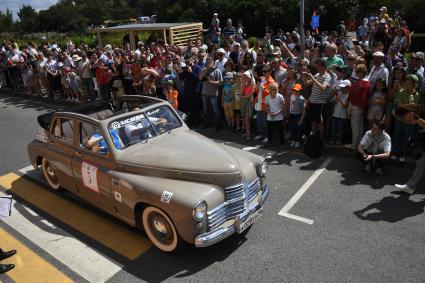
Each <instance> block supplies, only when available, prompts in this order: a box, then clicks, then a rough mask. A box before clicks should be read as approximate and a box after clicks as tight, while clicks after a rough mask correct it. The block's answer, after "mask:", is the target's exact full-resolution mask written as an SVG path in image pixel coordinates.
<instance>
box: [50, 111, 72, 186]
mask: <svg viewBox="0 0 425 283" xmlns="http://www.w3.org/2000/svg"><path fill="white" fill-rule="evenodd" d="M74 124H75V121H74V120H73V119H70V118H65V117H55V118H54V119H53V121H52V127H51V128H50V133H49V135H50V136H49V145H48V146H47V149H46V153H45V156H44V157H45V158H46V159H47V160H48V161H49V163H50V164H51V165H52V167H53V168H54V170H55V174H56V176H57V177H58V179H59V183H60V185H61V186H62V187H63V188H65V189H67V190H69V191H71V192H74V193H76V192H77V187H76V185H75V182H74V175H73V172H72V171H73V170H72V158H73V155H74V151H75V144H74V136H75V133H74Z"/></svg>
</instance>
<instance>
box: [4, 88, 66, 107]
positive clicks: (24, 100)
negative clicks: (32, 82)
mask: <svg viewBox="0 0 425 283" xmlns="http://www.w3.org/2000/svg"><path fill="white" fill-rule="evenodd" d="M0 103H2V104H4V106H3V107H1V108H8V107H9V106H10V107H16V108H21V109H34V110H36V111H43V110H47V111H53V110H58V109H60V108H66V107H67V105H63V104H62V102H60V101H57V102H56V101H52V100H50V99H46V98H41V97H33V96H26V95H22V94H11V93H8V92H5V91H0Z"/></svg>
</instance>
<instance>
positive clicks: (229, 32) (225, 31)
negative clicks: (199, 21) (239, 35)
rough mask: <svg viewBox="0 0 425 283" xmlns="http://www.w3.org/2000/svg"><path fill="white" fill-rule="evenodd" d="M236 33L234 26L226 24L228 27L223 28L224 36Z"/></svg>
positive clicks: (227, 36)
mask: <svg viewBox="0 0 425 283" xmlns="http://www.w3.org/2000/svg"><path fill="white" fill-rule="evenodd" d="M235 34H236V29H235V27H234V26H231V27H230V28H229V27H227V26H226V27H224V28H223V36H224V38H226V39H227V38H229V37H230V36H233V35H235Z"/></svg>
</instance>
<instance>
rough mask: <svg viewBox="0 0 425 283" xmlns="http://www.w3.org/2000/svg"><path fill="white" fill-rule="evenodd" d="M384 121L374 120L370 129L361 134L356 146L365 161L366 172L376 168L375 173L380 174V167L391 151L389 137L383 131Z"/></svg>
mask: <svg viewBox="0 0 425 283" xmlns="http://www.w3.org/2000/svg"><path fill="white" fill-rule="evenodd" d="M384 129H385V122H384V121H375V122H374V123H373V124H372V129H371V130H369V131H367V132H366V133H365V135H364V136H363V138H362V140H361V141H360V144H359V146H358V148H357V150H358V151H359V153H360V154H361V155H362V157H363V161H364V162H365V163H366V171H367V172H368V173H370V172H372V170H373V169H376V174H377V175H379V176H381V175H382V167H383V165H384V163H385V161H386V160H388V158H389V157H390V153H391V137H390V136H389V135H388V134H387V133H386V132H385V131H384Z"/></svg>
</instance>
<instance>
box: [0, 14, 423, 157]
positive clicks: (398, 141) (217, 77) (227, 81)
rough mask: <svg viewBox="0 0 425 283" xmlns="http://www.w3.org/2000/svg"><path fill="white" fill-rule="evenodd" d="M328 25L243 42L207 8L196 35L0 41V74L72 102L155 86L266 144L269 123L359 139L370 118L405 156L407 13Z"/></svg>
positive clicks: (413, 85)
mask: <svg viewBox="0 0 425 283" xmlns="http://www.w3.org/2000/svg"><path fill="white" fill-rule="evenodd" d="M335 30H336V31H332V32H326V31H325V32H322V33H320V34H319V33H318V32H317V30H311V29H306V31H305V52H304V54H301V50H302V48H301V45H300V34H299V30H298V28H294V29H293V30H292V31H291V32H286V33H285V32H284V31H283V30H281V29H278V30H275V31H273V30H271V29H270V28H268V27H267V28H266V29H265V35H264V37H262V38H257V39H256V40H255V42H251V43H252V45H253V46H250V44H249V42H248V40H247V38H246V31H245V30H244V27H243V25H242V23H241V22H239V23H238V24H237V27H234V26H233V23H232V20H231V19H228V20H227V21H226V24H225V25H224V26H223V27H221V25H220V20H219V16H218V15H217V14H214V16H213V19H212V21H211V24H210V27H209V28H208V29H207V30H205V31H204V35H201V34H199V35H198V38H196V39H189V40H188V41H187V43H186V45H185V46H177V45H175V46H169V45H168V44H167V43H166V42H163V41H161V40H156V41H150V42H143V41H140V42H138V43H137V48H136V49H135V50H132V49H131V48H130V44H129V43H124V44H123V46H121V47H118V46H111V45H110V44H108V45H106V46H104V47H98V48H95V49H90V48H89V47H88V46H87V45H84V44H81V45H78V46H75V45H74V44H73V43H72V42H69V43H68V44H67V46H58V45H56V44H52V43H49V42H48V40H47V39H46V38H42V43H41V44H40V45H39V46H36V45H35V44H33V43H29V44H27V45H24V46H20V47H19V46H17V44H16V43H15V42H5V43H3V45H2V46H1V50H0V70H1V73H0V84H2V87H7V88H10V89H13V90H22V89H24V90H25V92H26V94H27V95H34V96H45V97H49V98H51V99H62V101H63V100H66V101H67V102H74V103H86V102H88V101H95V100H103V101H104V102H105V103H111V104H113V103H114V101H115V99H116V97H118V96H121V95H125V94H126V95H146V96H154V97H159V98H162V99H166V100H168V101H169V102H170V104H171V105H173V107H174V108H176V109H179V110H181V111H183V112H185V113H187V114H188V116H189V120H188V123H189V125H190V126H191V127H196V128H198V127H202V128H205V127H210V126H214V127H215V128H216V130H217V131H220V130H222V129H223V128H227V129H228V130H231V131H234V132H235V133H240V134H241V135H243V136H244V138H246V139H247V140H251V139H253V140H255V141H258V142H259V143H263V144H264V145H265V146H269V145H271V144H272V142H273V140H272V139H273V135H272V134H273V131H277V133H278V135H277V136H279V138H280V139H279V142H280V145H281V146H282V147H284V148H286V147H288V146H292V147H300V146H302V145H303V144H304V143H305V142H306V140H307V139H308V137H309V136H310V135H316V136H318V137H320V140H321V141H322V142H323V143H329V144H337V145H342V144H345V145H346V146H347V147H349V148H351V149H358V148H359V144H361V145H362V146H365V143H364V142H363V141H364V140H365V137H363V135H364V134H365V132H366V130H367V129H371V128H373V126H374V125H375V128H377V129H381V130H382V131H383V133H385V134H386V135H388V137H389V138H390V140H391V159H394V160H399V161H400V162H404V161H405V158H406V156H407V155H408V154H409V152H410V149H411V146H412V143H413V142H414V140H415V139H414V137H415V134H414V133H415V126H414V125H413V123H411V122H410V121H411V119H408V118H407V117H408V115H410V114H412V113H414V114H415V115H417V116H421V115H423V113H425V111H424V110H425V103H424V102H425V100H424V99H423V97H424V95H425V79H424V65H425V60H424V53H423V52H414V53H412V52H409V50H410V46H411V34H410V31H409V28H408V27H407V25H406V22H405V21H403V20H402V19H401V18H400V17H399V16H398V15H395V16H394V17H390V16H389V15H388V13H387V9H386V8H385V7H382V8H381V9H380V12H379V13H377V14H376V16H372V17H368V18H365V19H364V20H363V22H362V23H361V24H360V25H359V27H358V28H357V32H356V37H355V38H353V37H350V36H348V34H347V31H346V30H347V29H346V27H345V24H344V22H342V23H340V24H338V25H337V26H336V27H335ZM253 121H254V122H253ZM382 125H383V126H382ZM378 132H379V131H378ZM254 133H255V134H254ZM366 133H367V132H366ZM362 137H363V138H362ZM387 139H388V138H387V136H385V140H387ZM371 142H372V143H373V142H374V143H375V144H376V143H377V141H376V139H375V140H374V139H371ZM378 143H379V141H378ZM372 147H373V146H372ZM377 148H379V146H375V149H373V148H372V151H373V150H375V151H376V150H377ZM385 148H386V150H388V147H385ZM363 153H364V152H363ZM376 153H378V152H376ZM372 154H373V153H372Z"/></svg>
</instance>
